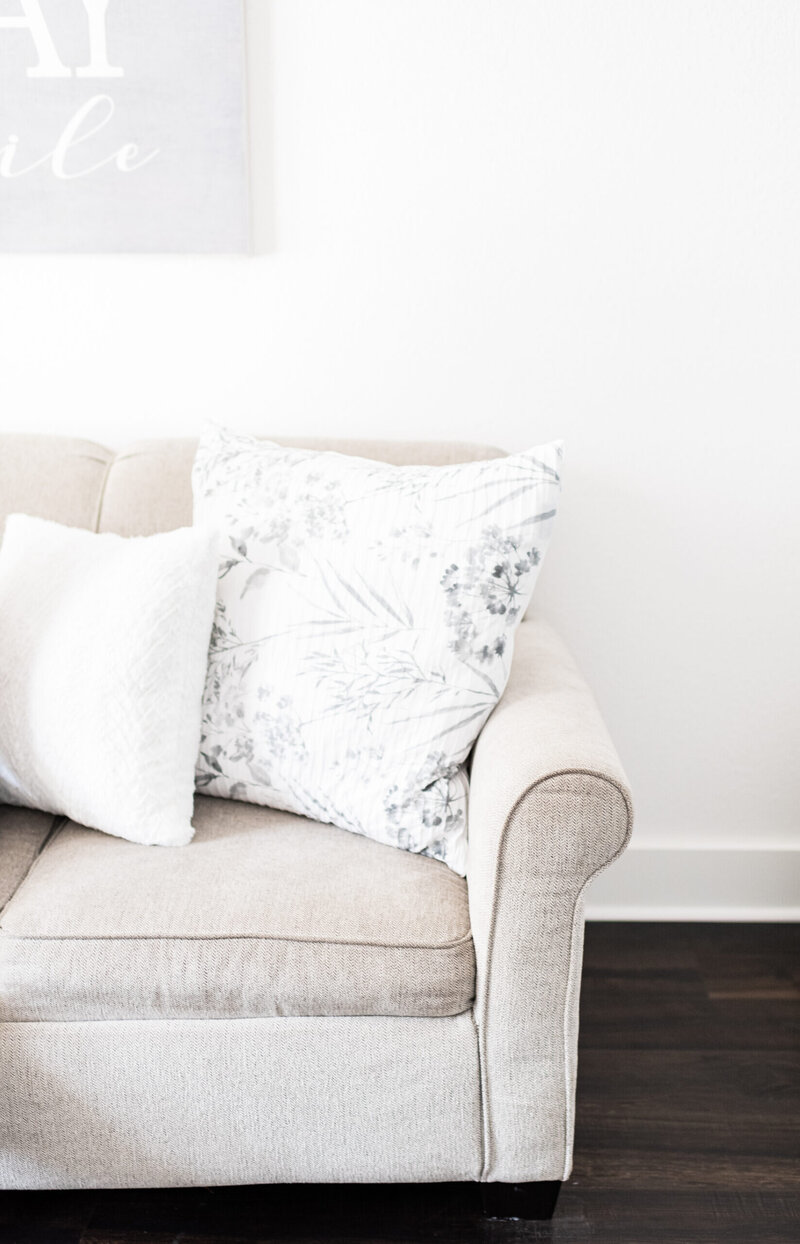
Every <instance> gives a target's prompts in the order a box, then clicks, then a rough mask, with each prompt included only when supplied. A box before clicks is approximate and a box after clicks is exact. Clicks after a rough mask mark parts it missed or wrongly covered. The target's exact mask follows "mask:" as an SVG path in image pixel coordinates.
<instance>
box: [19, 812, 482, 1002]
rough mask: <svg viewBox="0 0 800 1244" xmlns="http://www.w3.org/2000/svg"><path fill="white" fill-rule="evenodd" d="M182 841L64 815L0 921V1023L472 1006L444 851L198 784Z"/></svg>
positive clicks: (466, 951)
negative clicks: (428, 851) (413, 848)
mask: <svg viewBox="0 0 800 1244" xmlns="http://www.w3.org/2000/svg"><path fill="white" fill-rule="evenodd" d="M194 823H195V827H196V835H195V839H194V842H193V843H192V844H191V845H190V846H188V847H147V846H139V845H138V844H135V843H130V842H125V841H123V840H121V839H116V838H111V837H108V836H107V835H105V834H99V833H96V832H95V831H93V830H89V829H85V828H83V827H81V826H78V825H75V824H73V823H71V822H67V823H66V824H65V825H64V826H63V827H62V828H61V829H59V830H58V831H57V832H56V833H55V834H54V836H53V838H52V839H51V841H50V842H49V843H48V845H47V846H46V848H45V849H44V851H42V852H41V854H40V855H39V857H38V859H37V860H36V862H35V864H34V865H33V867H32V868H31V869H30V871H29V872H28V875H27V877H26V879H25V881H24V882H23V883H22V884H21V885H20V887H19V889H18V890H17V892H16V894H15V895H14V897H13V898H12V899H11V901H10V902H9V903H8V905H7V907H6V909H5V911H4V913H3V915H2V918H0V1021H35V1020H67V1021H69V1020H110V1019H163V1018H173V1019H236V1018H244V1017H265V1016H284V1015H406V1016H444V1015H454V1014H458V1013H460V1012H462V1011H464V1010H466V1009H467V1008H468V1007H469V1006H470V1005H471V1003H472V999H473V995H474V985H475V960H474V950H473V945H472V938H471V934H470V927H469V914H468V906H467V891H466V885H465V883H464V881H463V880H461V879H460V878H459V877H457V876H456V875H455V874H454V873H453V872H451V870H450V869H448V868H447V867H446V866H445V865H444V864H441V863H439V862H437V861H435V860H432V859H428V858H426V857H423V856H418V855H412V854H409V853H407V852H404V851H397V850H395V849H394V848H392V847H389V846H382V845H381V844H379V843H376V842H374V841H372V840H370V839H367V838H361V837H358V836H357V835H355V834H351V833H347V832H345V831H343V830H341V829H336V828H334V827H332V826H329V825H322V824H318V823H315V822H312V821H308V820H305V819H304V818H302V817H297V816H292V815H290V814H289V813H283V812H277V811H273V810H272V809H268V808H261V807H257V806H254V805H249V804H243V803H234V802H231V801H228V800H221V799H209V798H202V797H198V799H197V801H196V807H195V818H194Z"/></svg>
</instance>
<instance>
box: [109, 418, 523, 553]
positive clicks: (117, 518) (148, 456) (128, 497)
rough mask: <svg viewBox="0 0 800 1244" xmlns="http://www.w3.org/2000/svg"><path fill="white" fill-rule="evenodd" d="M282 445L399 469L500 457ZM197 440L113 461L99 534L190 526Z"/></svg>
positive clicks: (489, 450)
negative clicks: (369, 461)
mask: <svg viewBox="0 0 800 1244" xmlns="http://www.w3.org/2000/svg"><path fill="white" fill-rule="evenodd" d="M270 440H272V441H274V442H275V443H276V444H278V445H296V446H297V447H298V448H300V449H331V450H335V451H336V452H337V453H341V454H351V455H352V456H354V457H360V458H372V459H374V460H375V461H377V462H390V463H393V464H394V465H395V466H450V465H452V464H454V463H457V462H479V461H482V460H483V459H486V458H500V457H502V456H503V451H502V450H500V449H495V448H493V447H491V446H489V445H473V444H471V443H469V442H460V441H381V440H335V439H331V440H319V439H308V438H304V437H293V438H291V439H289V440H287V439H285V438H281V437H279V436H278V437H270ZM196 452H197V441H196V440H183V439H177V438H176V439H172V440H167V439H165V440H150V441H137V442H135V443H134V444H133V445H129V446H128V447H126V448H125V449H123V450H122V451H121V452H120V453H119V454H117V456H116V457H115V458H114V460H113V462H112V464H111V466H110V468H109V471H108V480H107V482H106V486H105V490H104V493H103V505H102V510H101V513H100V519H99V528H98V530H100V531H113V532H116V534H117V535H120V536H150V535H153V534H154V533H155V532H158V531H170V530H171V529H172V528H173V527H184V526H186V525H187V524H188V523H191V521H192V482H191V474H192V464H193V462H194V457H195V454H196Z"/></svg>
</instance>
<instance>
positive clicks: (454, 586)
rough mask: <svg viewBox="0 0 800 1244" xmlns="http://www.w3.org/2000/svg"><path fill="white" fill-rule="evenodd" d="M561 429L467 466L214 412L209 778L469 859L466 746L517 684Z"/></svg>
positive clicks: (198, 464)
mask: <svg viewBox="0 0 800 1244" xmlns="http://www.w3.org/2000/svg"><path fill="white" fill-rule="evenodd" d="M561 456H562V446H561V443H560V442H555V443H553V444H550V445H543V446H540V447H539V448H537V449H532V450H530V451H529V452H527V453H520V454H514V455H512V456H510V457H507V458H497V459H492V460H489V461H486V462H470V463H465V464H463V465H460V466H449V467H419V466H413V467H394V466H388V465H385V464H383V463H378V462H371V461H366V460H364V459H361V458H350V457H345V456H343V455H341V454H335V453H319V452H313V451H308V450H300V449H286V448H281V447H279V446H277V445H274V444H272V443H270V442H268V441H258V440H256V439H254V438H252V437H248V436H243V435H240V434H237V433H232V432H229V431H226V430H224V429H222V428H217V427H213V428H210V429H209V430H208V432H207V433H206V435H205V436H204V437H203V439H202V441H201V443H200V446H199V449H198V453H197V458H196V461H195V467H194V473H193V487H194V498H195V502H194V504H195V522H196V523H202V524H204V525H205V524H212V525H214V526H215V527H216V528H217V529H218V530H219V532H220V536H221V542H220V558H221V560H220V567H219V587H218V594H217V610H216V619H215V622H214V628H213V631H212V637H211V649H210V656H209V667H208V677H207V681H206V687H205V696H204V703H203V733H202V742H201V746H200V756H199V760H198V765H197V775H196V781H197V786H198V789H201V790H202V791H204V793H206V794H210V795H220V796H226V797H229V798H232V799H243V800H246V801H248V802H251V803H260V804H266V805H268V806H269V807H274V808H282V809H285V810H287V811H290V812H297V813H300V814H301V815H303V816H308V817H312V818H313V819H315V820H318V821H327V822H330V823H331V824H333V825H340V826H342V827H343V828H344V829H349V830H352V831H353V832H354V833H357V834H366V835H367V836H368V837H370V838H374V839H377V841H379V842H383V843H389V844H391V845H392V846H396V847H401V848H404V849H405V850H408V851H417V852H421V853H422V854H424V855H430V856H433V857H434V858H435V859H438V860H443V861H444V863H445V864H447V865H449V866H450V868H452V869H454V870H455V872H457V873H459V874H460V875H462V876H463V875H464V873H465V871H466V863H467V802H468V801H467V795H468V779H467V774H466V769H465V761H466V759H467V756H468V755H469V752H470V749H471V747H472V745H473V743H474V742H475V739H476V738H477V736H478V733H479V732H480V730H481V727H482V726H483V724H484V722H485V721H486V718H487V717H488V716H489V714H490V712H491V711H492V709H493V708H494V706H495V704H496V703H497V701H498V700H499V698H500V696H501V695H502V694H503V689H504V687H505V685H506V682H507V680H508V673H509V669H510V666H511V657H512V651H513V646H514V632H515V629H516V626H517V623H518V622H519V621H520V619H521V618H522V615H523V613H524V612H525V608H526V606H527V604H528V601H529V600H530V597H531V593H532V591H533V587H534V583H535V582H536V576H537V574H538V571H539V567H540V565H541V561H542V557H543V555H544V552H545V549H546V547H547V542H548V540H549V537H550V533H551V529H552V525H553V519H554V517H555V512H556V504H557V500H558V494H559V488H560V475H559V472H560V462H561Z"/></svg>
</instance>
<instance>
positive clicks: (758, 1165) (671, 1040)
mask: <svg viewBox="0 0 800 1244" xmlns="http://www.w3.org/2000/svg"><path fill="white" fill-rule="evenodd" d="M0 1240H2V1241H3V1242H4V1244H6V1242H9V1244H178V1242H180V1244H253V1242H254V1241H259V1240H260V1241H282V1240H286V1241H297V1242H302V1244H316V1242H319V1244H323V1242H324V1244H349V1242H350V1241H359V1242H366V1241H370V1242H374V1244H380V1242H381V1241H386V1242H387V1244H389V1242H390V1241H391V1242H392V1244H402V1242H407V1244H412V1241H413V1242H415V1244H416V1242H418V1241H424V1240H431V1241H433V1240H435V1241H439V1242H440V1244H479V1242H487V1244H512V1242H514V1244H519V1242H522V1241H529V1240H530V1241H536V1240H552V1241H555V1242H557V1244H798V1241H800V926H798V925H752V924H742V925H707V924H699V925H675V924H667V925H657V924H593V925H589V926H588V928H587V937H586V956H585V967H584V976H583V1005H582V1014H581V1055H580V1072H579V1084H578V1123H577V1137H576V1158H575V1170H574V1173H573V1176H572V1179H571V1180H570V1182H569V1183H568V1184H566V1185H565V1186H564V1188H563V1190H562V1193H561V1200H560V1202H559V1205H558V1208H557V1209H556V1216H555V1218H554V1219H553V1221H552V1222H550V1223H522V1222H504V1221H491V1220H488V1221H487V1220H485V1219H483V1218H482V1217H481V1216H480V1213H479V1209H478V1196H477V1190H476V1189H475V1188H474V1187H472V1186H468V1185H467V1186H465V1185H443V1186H432V1187H405V1186H399V1187H398V1186H394V1187H380V1188H377V1187H373V1188H240V1189H229V1188H221V1189H200V1190H176V1191H171V1190H167V1191H157V1192H86V1193H84V1192H71V1193H0Z"/></svg>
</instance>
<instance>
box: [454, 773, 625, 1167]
mask: <svg viewBox="0 0 800 1244" xmlns="http://www.w3.org/2000/svg"><path fill="white" fill-rule="evenodd" d="M559 777H593V778H597V779H599V780H600V781H601V782H606V783H607V784H608V785H609V786H611V787H613V789H614V790H616V791H617V793H618V794H619V795H621V796H622V800H623V802H624V804H625V809H626V833H625V835H624V838H623V841H622V844H621V846H620V847H619V850H618V851H616V852H615V853H614V855H613V856H612V857H611V859H609V860H607V861H606V862H605V863H604V864H601V865H600V867H599V868H596V869H595V870H594V871H593V872H592V873H590V874H589V876H588V877H587V878H586V880H585V881H584V883H583V885H581V887H580V889H579V892H578V895H577V897H576V899H575V903H574V905H573V917H572V928H573V930H574V925H575V910H576V908H577V904H578V902H579V901H580V897H581V895H582V894H583V891H584V890H585V889H586V887H587V886H588V884H589V882H590V881H593V880H594V878H595V877H596V876H597V875H598V874H599V873H601V872H603V871H604V870H605V869H606V868H608V867H609V866H610V865H611V864H613V863H614V861H615V860H617V859H619V857H620V855H622V853H623V851H624V850H625V848H626V846H627V845H628V842H629V841H630V836H631V831H632V829H633V807H632V805H631V800H630V796H629V795H628V792H627V791H626V790H625V788H624V787H623V786H622V784H621V783H620V782H618V781H616V779H615V778H612V777H609V775H608V774H607V773H602V772H600V771H599V770H597V769H557V770H554V771H553V772H552V773H547V774H545V775H544V776H543V777H540V778H537V780H536V781H535V782H532V783H531V784H530V786H528V787H526V789H525V790H524V791H523V793H522V794H521V795H520V796H519V797H518V798H517V799H516V800H515V802H514V804H513V805H512V807H511V809H510V810H509V812H508V815H507V816H506V818H505V821H504V822H503V828H502V830H501V831H500V842H499V845H498V849H497V866H496V869H495V876H494V882H493V884H492V900H491V902H492V912H491V917H490V924H489V935H488V937H487V939H486V987H485V989H484V990H483V999H482V1002H481V1005H480V1008H479V1010H478V1012H477V1013H476V1020H477V1025H478V1033H479V1043H478V1050H479V1054H480V1065H481V1092H482V1102H481V1105H482V1110H483V1155H484V1157H483V1161H484V1165H483V1170H482V1171H481V1181H484V1182H485V1181H486V1180H487V1179H488V1172H489V1168H490V1166H491V1163H492V1158H493V1156H494V1155H493V1150H492V1134H491V1123H490V1111H491V1101H490V1092H489V1067H488V1059H487V1056H486V1030H487V1027H488V1018H489V1013H490V1006H489V994H490V990H491V981H492V971H491V961H492V958H493V955H494V941H495V932H496V928H497V899H498V894H499V890H500V877H501V874H502V872H503V869H504V865H505V855H506V844H507V842H508V837H509V834H508V830H509V826H510V824H511V822H512V820H513V818H514V816H515V815H516V813H517V812H518V811H519V809H520V808H521V807H522V804H523V803H524V802H525V800H526V799H527V798H528V796H529V795H531V794H533V792H534V791H536V790H537V789H538V787H540V786H541V785H543V783H544V782H549V781H550V780H551V779H552V778H559ZM573 954H574V938H573V937H571V939H570V964H569V969H568V971H571V968H572V957H573ZM568 979H569V978H568ZM476 986H477V980H476ZM567 1009H568V1008H567V1000H566V998H565V1002H564V1013H563V1015H562V1026H563V1033H562V1041H563V1048H564V1049H566V1043H567V1032H566V1023H567ZM565 1074H566V1072H565ZM564 1122H565V1127H566V1117H565V1120H564Z"/></svg>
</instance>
